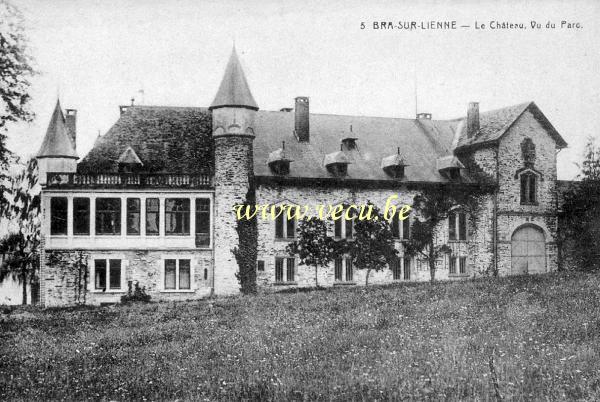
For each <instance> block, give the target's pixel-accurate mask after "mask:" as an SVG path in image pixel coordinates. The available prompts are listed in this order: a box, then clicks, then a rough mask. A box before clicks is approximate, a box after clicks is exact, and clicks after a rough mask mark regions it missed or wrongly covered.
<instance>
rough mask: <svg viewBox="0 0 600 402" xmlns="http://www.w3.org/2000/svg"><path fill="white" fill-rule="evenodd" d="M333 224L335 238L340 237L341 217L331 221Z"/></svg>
mask: <svg viewBox="0 0 600 402" xmlns="http://www.w3.org/2000/svg"><path fill="white" fill-rule="evenodd" d="M333 226H334V236H335V238H336V239H341V238H342V220H341V219H337V220H335V221H333Z"/></svg>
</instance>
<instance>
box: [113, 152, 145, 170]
mask: <svg viewBox="0 0 600 402" xmlns="http://www.w3.org/2000/svg"><path fill="white" fill-rule="evenodd" d="M117 163H118V165H119V166H118V167H119V173H133V172H137V171H139V170H140V169H141V168H142V167H143V166H144V164H143V163H142V161H141V159H140V158H139V157H138V156H137V154H136V153H135V151H134V150H133V148H131V147H127V149H126V150H125V151H124V152H123V153H122V154H121V156H120V157H119V160H118V161H117Z"/></svg>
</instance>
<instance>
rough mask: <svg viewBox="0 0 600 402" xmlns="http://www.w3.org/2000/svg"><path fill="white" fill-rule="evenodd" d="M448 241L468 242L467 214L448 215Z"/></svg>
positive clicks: (453, 213)
mask: <svg viewBox="0 0 600 402" xmlns="http://www.w3.org/2000/svg"><path fill="white" fill-rule="evenodd" d="M448 239H449V240H467V214H466V213H464V212H451V213H450V214H449V215H448Z"/></svg>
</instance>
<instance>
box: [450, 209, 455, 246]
mask: <svg viewBox="0 0 600 402" xmlns="http://www.w3.org/2000/svg"><path fill="white" fill-rule="evenodd" d="M448 239H450V240H456V214H455V213H454V212H451V213H450V214H449V215H448Z"/></svg>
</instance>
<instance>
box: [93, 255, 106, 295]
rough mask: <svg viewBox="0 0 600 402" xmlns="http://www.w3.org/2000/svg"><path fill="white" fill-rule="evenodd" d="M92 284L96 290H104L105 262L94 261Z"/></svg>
mask: <svg viewBox="0 0 600 402" xmlns="http://www.w3.org/2000/svg"><path fill="white" fill-rule="evenodd" d="M94 276H95V278H94V284H95V286H94V287H95V288H96V290H105V289H106V260H95V261H94Z"/></svg>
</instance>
